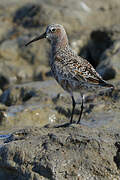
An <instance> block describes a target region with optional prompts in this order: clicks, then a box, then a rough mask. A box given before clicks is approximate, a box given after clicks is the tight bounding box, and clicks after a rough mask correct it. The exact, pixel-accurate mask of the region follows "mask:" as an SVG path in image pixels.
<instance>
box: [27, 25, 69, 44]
mask: <svg viewBox="0 0 120 180" xmlns="http://www.w3.org/2000/svg"><path fill="white" fill-rule="evenodd" d="M43 38H46V39H48V40H49V41H50V42H51V44H53V45H54V44H57V43H67V42H68V40H67V35H66V32H65V30H64V27H63V26H62V25H60V24H50V25H48V26H47V28H46V31H45V32H44V33H43V34H41V35H40V36H38V37H36V38H34V39H33V40H31V41H29V42H28V43H27V44H26V46H27V45H29V44H31V43H32V42H35V41H38V40H40V39H43Z"/></svg>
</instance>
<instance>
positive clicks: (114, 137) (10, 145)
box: [0, 125, 120, 180]
mask: <svg viewBox="0 0 120 180" xmlns="http://www.w3.org/2000/svg"><path fill="white" fill-rule="evenodd" d="M119 138H120V133H119V131H116V130H114V129H112V130H105V129H104V128H101V129H98V128H89V127H87V126H83V125H71V126H69V127H58V128H53V127H46V128H27V129H21V130H19V131H14V132H13V133H11V135H10V136H9V137H8V138H4V139H2V140H0V144H1V148H0V157H1V161H0V177H1V178H2V179H8V177H9V178H12V179H34V178H35V179H41V178H42V179H73V178H74V179H76V178H77V179H79V178H80V179H83V180H85V179H87V178H89V179H101V180H103V179H106V180H107V179H108V180H111V179H119V178H120V169H119V166H118V161H119V160H118V159H119V155H118V146H117V144H118V143H119ZM96 159H97V160H96ZM116 162H117V163H116Z"/></svg>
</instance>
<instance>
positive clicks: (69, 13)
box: [0, 0, 120, 131]
mask: <svg viewBox="0 0 120 180" xmlns="http://www.w3.org/2000/svg"><path fill="white" fill-rule="evenodd" d="M119 14H120V1H119V0H106V1H105V0H101V1H99V0H84V1H83V0H75V1H74V0H66V1H64V0H44V1H42V0H20V1H18V0H10V1H8V0H4V1H2V0H0V124H1V126H0V130H1V131H2V130H7V129H10V128H13V127H22V126H29V125H36V126H37V125H41V126H42V125H45V124H47V123H49V122H56V121H57V122H62V121H66V120H67V121H69V119H68V118H69V117H70V110H71V100H70V98H68V95H66V94H65V92H64V91H63V90H62V89H61V88H60V86H59V85H57V84H56V82H55V80H53V78H52V76H51V71H50V67H49V58H50V45H49V43H48V42H47V41H46V40H41V41H38V42H36V43H33V44H32V45H30V46H28V47H25V46H24V45H25V43H26V42H28V41H29V40H31V39H33V38H34V37H35V36H37V35H39V34H41V33H42V32H44V31H45V29H46V26H47V25H48V24H51V23H58V24H62V25H63V26H64V27H65V29H66V31H67V34H68V38H69V42H70V45H71V47H72V48H73V49H74V50H75V51H76V52H77V53H78V54H79V55H80V56H82V57H85V58H87V59H88V61H89V62H90V63H91V64H92V65H93V66H94V67H95V68H96V70H97V72H99V73H100V75H101V76H102V77H103V79H105V80H109V81H111V82H112V83H114V84H116V86H117V88H118V89H119V79H120V15H119ZM114 97H115V98H116V99H118V97H119V90H118V91H117V92H116V94H115V95H114ZM88 99H89V98H88ZM91 99H92V100H93V99H94V98H93V97H91ZM116 99H115V100H116ZM89 101H90V100H89ZM104 101H106V100H105V99H104ZM95 102H96V101H95ZM66 103H67V105H66ZM102 104H103V103H102ZM109 104H111V101H110V102H109ZM109 106H110V105H108V109H109V108H111V107H109ZM63 107H64V108H63ZM105 107H107V106H106V104H105V102H104V105H103V106H101V104H99V103H98V109H97V110H96V109H94V104H91V103H90V104H89V105H86V110H85V112H84V115H85V118H86V119H90V121H91V122H93V121H95V120H96V116H95V117H94V113H93V116H90V115H89V113H90V112H91V111H92V110H93V111H95V112H96V111H97V112H99V110H100V111H101V109H102V110H103V111H104V113H103V112H102V111H101V114H102V115H104V114H105V113H106V112H107V111H108V109H107V108H106V109H107V110H106V109H105ZM116 107H118V105H116ZM114 112H115V110H114V109H113V111H112V110H111V114H109V116H110V117H111V116H112V117H113V116H114ZM118 112H119V110H118ZM78 113H79V109H78V111H76V115H77V114H78ZM95 114H96V113H95ZM101 114H99V113H98V116H99V118H98V119H100V117H101ZM116 116H117V117H119V113H118V114H117V115H116ZM110 117H108V116H106V114H105V118H104V117H103V118H101V119H102V123H103V121H105V120H106V119H107V118H108V121H109V120H110V121H111V119H110ZM115 119H116V117H115ZM117 120H118V118H117ZM85 121H87V120H85ZM99 122H100V121H99Z"/></svg>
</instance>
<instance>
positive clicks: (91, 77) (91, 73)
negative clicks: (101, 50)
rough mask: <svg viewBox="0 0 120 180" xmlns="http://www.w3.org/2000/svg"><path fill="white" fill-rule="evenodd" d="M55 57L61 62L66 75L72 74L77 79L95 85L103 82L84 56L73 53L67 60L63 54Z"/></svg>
mask: <svg viewBox="0 0 120 180" xmlns="http://www.w3.org/2000/svg"><path fill="white" fill-rule="evenodd" d="M56 59H57V61H59V62H60V63H62V64H63V67H64V68H65V70H66V72H67V73H68V76H70V77H71V76H72V77H73V78H74V79H76V80H77V81H83V82H87V83H90V84H96V85H97V84H102V83H103V84H104V83H105V81H104V80H103V79H102V77H101V76H100V75H99V74H98V73H97V72H96V71H95V69H94V68H93V66H92V65H91V64H90V63H89V62H88V61H87V60H86V59H84V58H81V57H79V56H77V55H76V56H75V55H74V56H70V59H69V60H67V58H66V57H65V56H64V57H60V56H59V55H57V57H56ZM68 78H69V77H68Z"/></svg>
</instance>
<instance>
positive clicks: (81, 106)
mask: <svg viewBox="0 0 120 180" xmlns="http://www.w3.org/2000/svg"><path fill="white" fill-rule="evenodd" d="M82 112H83V96H82V104H81V110H80V115H79V119H78V121H77V124H79V123H80V120H81V116H82Z"/></svg>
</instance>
